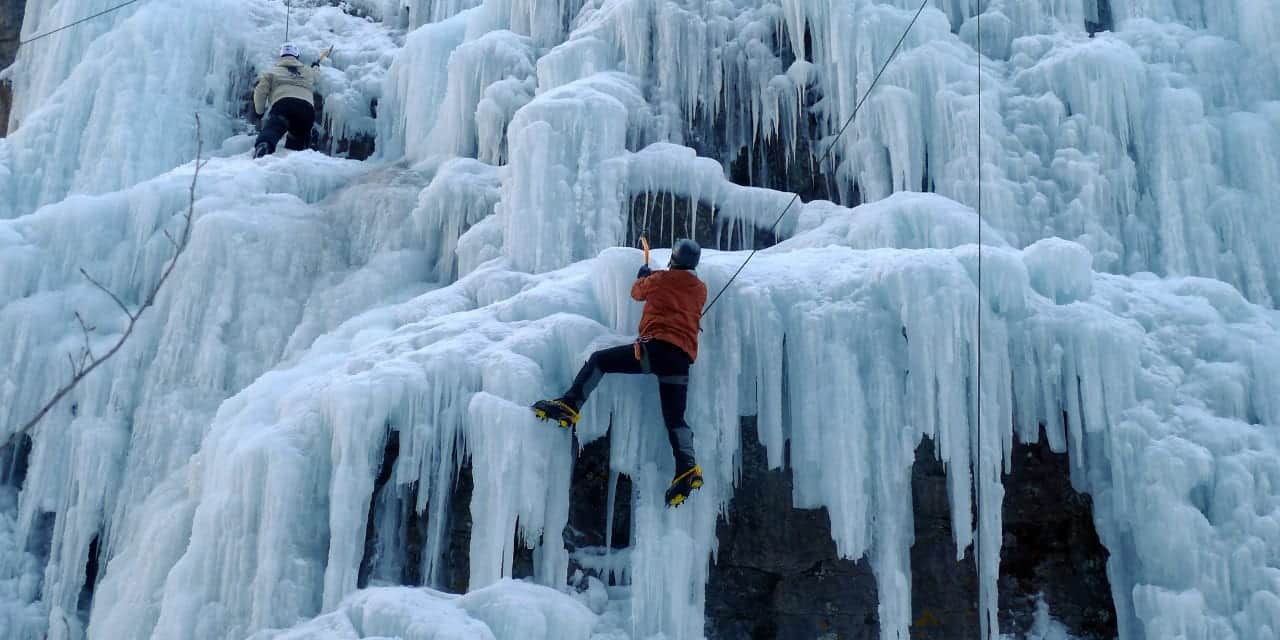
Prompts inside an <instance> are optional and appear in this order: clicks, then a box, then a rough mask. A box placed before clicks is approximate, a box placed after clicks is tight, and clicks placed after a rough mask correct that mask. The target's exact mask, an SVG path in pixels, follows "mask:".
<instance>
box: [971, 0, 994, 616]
mask: <svg viewBox="0 0 1280 640" xmlns="http://www.w3.org/2000/svg"><path fill="white" fill-rule="evenodd" d="M977 22H978V38H977V43H976V45H975V46H976V47H977V48H978V207H977V213H978V304H977V309H978V342H977V344H978V356H977V361H978V362H977V369H978V371H977V374H978V391H977V393H976V394H975V395H976V396H977V399H976V400H975V403H976V405H977V408H978V417H977V420H976V421H975V424H974V430H975V435H976V436H977V440H978V441H977V442H976V443H975V446H976V449H975V450H976V451H977V452H978V454H977V456H976V458H977V464H976V465H975V466H976V467H977V469H976V470H975V472H974V474H973V477H974V478H976V482H975V483H974V488H973V489H974V491H973V496H974V500H973V502H974V507H975V509H976V511H977V513H978V527H977V528H978V531H977V532H976V534H975V535H974V536H973V562H974V566H975V567H976V566H978V565H979V563H981V562H982V483H983V482H984V478H983V464H982V454H983V447H982V304H983V302H982V10H981V8H979V10H978V15H977ZM979 622H980V624H979V628H980V632H981V633H982V636H983V640H987V638H989V637H990V636H991V621H990V620H988V619H987V612H986V611H983V612H981V613H980V614H979Z"/></svg>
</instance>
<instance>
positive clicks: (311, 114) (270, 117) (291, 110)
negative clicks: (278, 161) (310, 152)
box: [253, 98, 316, 153]
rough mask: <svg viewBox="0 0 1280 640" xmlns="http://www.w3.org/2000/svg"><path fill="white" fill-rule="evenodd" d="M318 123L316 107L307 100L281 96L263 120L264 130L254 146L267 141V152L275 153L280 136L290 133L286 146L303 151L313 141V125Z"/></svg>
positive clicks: (259, 134)
mask: <svg viewBox="0 0 1280 640" xmlns="http://www.w3.org/2000/svg"><path fill="white" fill-rule="evenodd" d="M315 123H316V108H315V107H314V106H312V105H311V103H310V102H307V101H306V100H299V99H298V98H281V99H280V100H278V101H276V103H275V104H273V105H271V111H270V112H269V113H268V114H267V117H266V118H264V119H263V120H262V131H260V132H259V133H258V140H257V142H255V143H254V145H253V146H255V147H256V146H258V145H259V144H262V143H263V142H265V143H267V152H268V153H275V152H276V144H277V143H279V142H280V138H281V137H283V136H284V135H285V133H288V134H289V137H287V138H285V140H284V148H286V149H289V150H292V151H302V150H303V149H306V148H307V146H308V145H309V144H310V143H311V127H312V126H313V125H315Z"/></svg>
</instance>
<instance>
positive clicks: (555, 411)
mask: <svg viewBox="0 0 1280 640" xmlns="http://www.w3.org/2000/svg"><path fill="white" fill-rule="evenodd" d="M533 415H534V416H535V417H537V418H538V419H539V420H544V421H545V420H554V421H555V422H556V423H557V424H559V425H560V427H561V428H564V429H568V428H570V427H572V426H573V425H575V424H577V423H578V418H579V415H578V406H577V404H576V403H574V402H572V401H569V400H568V399H565V398H556V399H555V400H539V401H537V402H535V403H533Z"/></svg>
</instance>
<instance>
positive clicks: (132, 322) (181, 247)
mask: <svg viewBox="0 0 1280 640" xmlns="http://www.w3.org/2000/svg"><path fill="white" fill-rule="evenodd" d="M203 149H204V141H203V140H202V139H201V137H200V115H199V114H197V115H196V162H195V172H194V173H193V174H192V176H191V189H190V198H189V202H188V205H187V212H186V214H184V215H183V221H182V233H181V235H180V236H179V240H178V242H177V244H176V245H175V248H174V252H173V257H172V258H170V259H169V263H168V264H167V265H165V268H164V272H163V273H161V274H160V279H159V280H157V281H156V284H155V286H153V287H152V288H151V291H150V292H149V293H148V294H147V297H146V299H145V300H144V301H143V303H142V306H140V307H138V310H137V311H134V312H130V311H129V307H128V306H126V305H125V304H124V302H122V301H121V300H120V297H119V296H117V295H116V294H115V293H113V292H112V291H111V290H110V289H108V288H106V287H104V286H103V285H102V284H101V283H99V282H98V281H97V280H94V279H93V277H92V276H90V275H89V274H88V272H86V271H85V270H84V269H81V270H80V273H81V274H83V275H84V277H85V278H87V279H88V280H89V282H91V283H93V284H94V286H96V287H97V288H99V289H101V290H102V291H104V292H106V294H107V295H109V296H111V299H112V300H114V301H115V303H116V305H117V306H118V307H120V309H121V310H122V311H124V314H125V315H126V316H128V318H129V324H128V325H126V326H125V329H124V333H122V334H120V338H119V339H118V340H116V342H115V344H114V345H112V346H111V349H109V350H108V351H107V352H106V353H104V354H103V355H102V357H100V358H98V357H93V356H92V354H90V358H89V360H88V366H85V367H76V366H75V360H74V359H73V358H71V354H67V358H68V359H69V360H71V367H72V372H73V375H72V376H71V380H70V381H69V382H67V383H66V384H64V385H63V386H61V387H59V388H58V390H57V391H56V392H54V394H53V397H51V398H49V401H48V402H46V403H44V406H42V407H40V410H39V411H38V412H36V415H35V416H33V417H32V418H31V419H30V420H28V421H26V422H25V423H24V424H23V425H22V426H21V427H19V428H18V430H17V431H15V432H14V433H13V434H12V435H10V436H9V438H8V440H6V441H5V445H4V446H8V445H9V444H10V443H12V442H13V441H14V440H16V439H17V437H18V436H19V435H21V434H24V433H26V432H28V431H30V430H31V429H32V428H34V427H35V426H36V425H37V424H38V423H39V422H40V420H42V419H43V418H44V417H45V416H46V415H48V413H49V411H51V410H52V409H53V407H54V406H56V405H57V404H58V402H59V401H60V400H62V398H63V397H65V396H66V395H67V394H69V393H71V390H72V389H75V388H76V385H78V384H80V381H81V380H84V379H85V377H86V376H88V375H89V374H90V373H93V370H94V369H97V368H98V367H99V366H100V365H101V364H102V363H104V362H106V361H107V360H109V359H110V358H111V356H114V355H115V354H116V352H117V351H119V350H120V348H121V347H123V346H124V343H125V342H126V341H127V340H128V339H129V336H131V335H133V330H134V329H135V328H136V327H137V326H138V318H140V317H142V312H144V311H146V310H147V309H148V308H149V307H151V305H153V304H155V301H156V296H157V295H159V293H160V289H161V288H162V287H164V283H165V282H167V281H168V280H169V275H170V274H172V273H173V268H174V266H176V265H177V264H178V257H179V256H181V255H182V252H183V251H185V250H186V248H187V242H188V241H189V240H190V239H191V221H192V219H193V218H194V217H195V211H196V181H197V180H198V179H199V178H200V168H201V167H203V166H204V163H203V162H201V159H200V152H201V151H202V150H203ZM166 235H167V234H166ZM76 318H78V319H79V318H80V314H79V312H77V313H76ZM80 327H81V329H83V330H85V341H86V345H87V342H88V328H87V325H85V323H84V320H83V319H81V320H80ZM86 349H87V346H86Z"/></svg>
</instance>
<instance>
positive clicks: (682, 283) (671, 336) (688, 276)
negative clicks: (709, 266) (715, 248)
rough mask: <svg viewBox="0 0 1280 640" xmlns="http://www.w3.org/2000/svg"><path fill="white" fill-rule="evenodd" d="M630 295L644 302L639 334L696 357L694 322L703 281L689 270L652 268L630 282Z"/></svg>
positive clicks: (703, 299)
mask: <svg viewBox="0 0 1280 640" xmlns="http://www.w3.org/2000/svg"><path fill="white" fill-rule="evenodd" d="M631 297H632V298H635V299H636V300H639V301H641V302H643V303H645V304H644V315H642V316H641V317H640V337H641V339H644V338H656V339H658V340H662V341H664V342H670V343H671V344H673V345H675V346H677V347H680V350H681V351H684V352H685V353H687V354H689V359H690V360H697V359H698V325H699V321H700V320H701V318H702V305H704V304H706V303H707V285H705V284H703V283H702V281H701V280H699V279H698V276H697V275H695V274H694V273H693V272H692V271H687V270H684V269H670V270H667V271H654V272H653V274H651V275H649V276H646V277H644V278H639V279H637V280H636V282H635V284H633V285H631Z"/></svg>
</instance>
